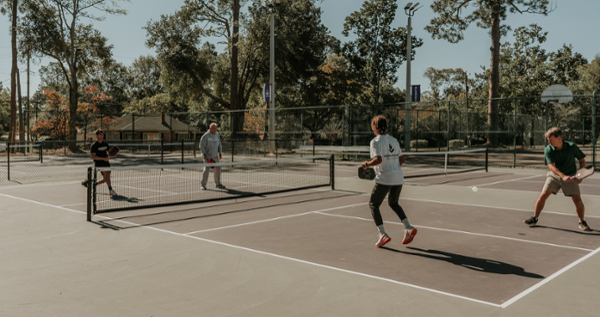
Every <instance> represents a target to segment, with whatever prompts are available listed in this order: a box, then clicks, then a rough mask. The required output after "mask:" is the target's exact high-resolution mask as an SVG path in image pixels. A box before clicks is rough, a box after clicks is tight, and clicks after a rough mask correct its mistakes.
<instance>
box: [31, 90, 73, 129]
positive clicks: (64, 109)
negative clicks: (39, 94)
mask: <svg viewBox="0 0 600 317" xmlns="http://www.w3.org/2000/svg"><path fill="white" fill-rule="evenodd" d="M42 91H43V93H44V97H46V101H47V103H46V118H44V119H40V120H37V121H36V122H35V123H34V124H33V127H32V128H31V131H32V132H33V134H34V135H35V136H36V137H37V138H39V137H40V136H42V135H49V136H51V137H54V138H57V139H59V140H66V139H67V136H68V135H69V131H68V130H69V126H68V120H69V119H68V117H69V112H68V110H69V104H68V101H67V99H65V98H64V97H62V96H61V95H60V93H58V92H56V91H51V90H49V89H45V88H43V89H42Z"/></svg>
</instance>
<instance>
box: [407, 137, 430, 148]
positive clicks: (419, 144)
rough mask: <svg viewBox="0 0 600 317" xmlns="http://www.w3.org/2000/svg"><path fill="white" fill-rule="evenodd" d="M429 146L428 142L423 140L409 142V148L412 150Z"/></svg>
mask: <svg viewBox="0 0 600 317" xmlns="http://www.w3.org/2000/svg"><path fill="white" fill-rule="evenodd" d="M428 146H429V141H427V140H424V139H419V140H411V141H410V148H411V149H414V148H426V147H428Z"/></svg>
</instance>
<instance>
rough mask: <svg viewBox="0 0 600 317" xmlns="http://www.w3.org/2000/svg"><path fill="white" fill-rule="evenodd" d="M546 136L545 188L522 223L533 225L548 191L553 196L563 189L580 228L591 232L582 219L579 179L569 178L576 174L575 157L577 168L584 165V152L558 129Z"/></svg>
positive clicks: (582, 206)
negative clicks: (569, 198)
mask: <svg viewBox="0 0 600 317" xmlns="http://www.w3.org/2000/svg"><path fill="white" fill-rule="evenodd" d="M545 136H546V139H548V146H546V149H545V150H544V156H545V157H546V163H547V164H548V168H550V172H548V175H547V176H548V178H546V183H545V184H544V189H542V193H541V194H540V197H539V198H538V199H537V201H536V203H535V213H534V215H533V217H529V218H528V219H526V220H525V221H524V222H525V223H526V224H528V225H530V226H533V225H535V224H536V223H537V222H538V217H539V216H540V213H542V209H544V205H545V204H546V199H548V197H550V194H555V195H556V193H558V191H559V190H560V189H562V191H563V194H564V195H565V196H571V198H572V199H573V202H574V203H575V211H576V212H577V216H578V217H579V228H581V230H583V231H590V227H589V226H588V224H587V223H586V222H585V220H584V219H583V215H584V213H585V206H584V205H583V202H582V201H581V193H580V191H579V184H581V180H580V179H576V178H573V177H572V176H573V175H575V174H576V173H577V165H576V163H575V159H577V160H578V161H579V168H584V167H585V154H583V152H581V150H580V149H579V147H577V145H576V144H575V143H573V142H569V141H564V140H563V139H562V131H561V130H560V129H559V128H556V127H555V128H551V129H550V130H548V132H546V135H545Z"/></svg>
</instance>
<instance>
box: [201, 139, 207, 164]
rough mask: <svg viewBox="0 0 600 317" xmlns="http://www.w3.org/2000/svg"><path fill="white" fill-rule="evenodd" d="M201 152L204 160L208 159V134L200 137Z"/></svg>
mask: <svg viewBox="0 0 600 317" xmlns="http://www.w3.org/2000/svg"><path fill="white" fill-rule="evenodd" d="M200 152H202V157H204V160H205V161H206V160H208V157H206V136H205V135H203V136H202V138H200Z"/></svg>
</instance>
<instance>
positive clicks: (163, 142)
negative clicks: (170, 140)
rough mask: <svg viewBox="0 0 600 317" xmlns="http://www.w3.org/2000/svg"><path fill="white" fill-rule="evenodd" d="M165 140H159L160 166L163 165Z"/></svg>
mask: <svg viewBox="0 0 600 317" xmlns="http://www.w3.org/2000/svg"><path fill="white" fill-rule="evenodd" d="M164 153H165V140H164V139H163V138H161V139H160V165H162V164H164Z"/></svg>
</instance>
